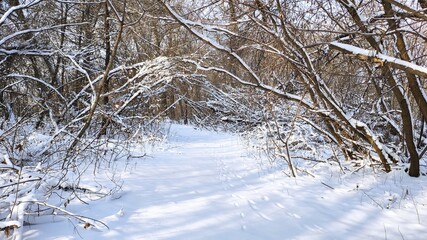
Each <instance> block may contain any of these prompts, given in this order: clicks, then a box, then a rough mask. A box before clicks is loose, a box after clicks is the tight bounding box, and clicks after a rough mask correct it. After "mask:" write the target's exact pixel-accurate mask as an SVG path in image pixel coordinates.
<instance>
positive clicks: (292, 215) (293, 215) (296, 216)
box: [288, 213, 301, 219]
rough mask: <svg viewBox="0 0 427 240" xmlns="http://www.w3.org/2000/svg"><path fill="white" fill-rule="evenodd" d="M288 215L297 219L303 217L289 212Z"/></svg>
mask: <svg viewBox="0 0 427 240" xmlns="http://www.w3.org/2000/svg"><path fill="white" fill-rule="evenodd" d="M288 215H289V216H291V217H293V218H296V219H301V216H300V215H298V214H296V213H288Z"/></svg>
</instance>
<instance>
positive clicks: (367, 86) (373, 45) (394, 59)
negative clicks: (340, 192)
mask: <svg viewBox="0 0 427 240" xmlns="http://www.w3.org/2000/svg"><path fill="white" fill-rule="evenodd" d="M426 20H427V3H426V1H421V0H418V1H406V0H401V1H395V0H360V1H356V0H336V1H323V0H307V1H293V0H289V1H287V0H286V1H283V0H201V1H199V0H197V1H196V0H194V1H178V0H170V1H166V0H127V1H126V0H120V1H111V0H102V1H61V0H6V1H2V2H1V3H0V120H1V125H0V144H1V149H0V154H1V156H2V160H1V161H2V162H1V165H0V170H1V172H2V176H6V175H7V177H6V178H4V179H5V182H4V184H3V187H2V188H1V190H2V193H1V195H0V201H1V202H2V205H1V206H0V209H1V212H0V219H1V220H5V221H9V223H10V224H6V225H4V226H3V225H2V226H1V228H2V230H3V232H6V231H9V230H10V231H12V230H13V229H14V228H18V227H20V225H19V224H23V221H24V220H23V219H22V216H19V214H17V213H18V212H19V211H18V212H17V209H20V208H19V207H18V206H19V204H18V203H19V202H20V201H17V199H23V198H25V197H27V196H28V192H29V191H31V190H30V189H43V194H41V195H43V197H40V198H38V199H43V200H40V201H39V202H37V203H34V202H33V203H32V204H33V205H34V204H36V205H37V204H38V205H42V203H43V202H46V199H47V198H48V196H50V195H51V194H52V192H54V191H57V190H62V191H63V190H64V186H67V187H65V188H66V189H73V188H74V189H73V190H74V191H76V190H78V188H77V187H76V186H77V185H72V184H71V185H69V183H67V180H69V179H70V178H68V177H66V176H68V174H69V173H70V172H72V171H74V170H75V169H77V166H79V161H83V160H82V159H90V158H91V157H89V156H103V155H100V154H99V153H100V152H99V151H101V152H102V151H107V150H108V149H107V148H106V147H105V145H103V144H105V143H107V142H108V141H109V140H110V139H112V138H113V137H114V138H115V139H116V140H117V139H120V140H121V141H122V142H127V143H129V142H131V141H133V140H135V139H137V138H138V137H141V136H142V135H144V134H145V135H146V134H148V132H149V131H154V132H156V130H155V129H156V128H155V127H153V126H157V123H158V122H161V121H162V119H164V118H169V119H173V120H179V121H183V122H185V123H187V122H189V121H191V122H193V123H197V124H204V125H210V124H222V125H228V126H231V127H232V128H234V129H233V130H237V128H238V129H241V127H244V128H245V129H252V130H253V129H260V130H261V131H264V132H266V136H268V137H269V139H270V140H271V146H272V149H273V150H272V151H271V152H270V153H272V154H273V155H274V156H277V157H279V158H281V159H283V160H284V162H285V163H286V165H287V166H288V167H289V170H290V171H289V172H290V175H292V176H296V175H297V171H298V169H296V167H295V166H294V164H293V159H294V158H295V156H294V155H293V153H294V151H296V150H301V149H304V148H301V144H299V142H298V141H300V140H298V141H294V142H292V141H293V140H292V139H296V138H294V137H295V136H303V135H304V134H305V133H307V131H308V130H307V129H308V128H309V129H310V131H312V132H316V133H317V134H318V135H317V136H312V138H311V137H309V138H310V139H311V140H308V141H314V142H316V143H315V144H323V145H327V146H330V147H331V149H332V150H333V151H334V153H335V150H338V151H336V156H335V157H336V158H337V162H339V161H340V160H339V159H341V160H343V159H345V160H358V159H370V160H371V161H372V165H374V166H375V165H377V166H381V168H382V169H383V170H385V171H387V172H389V171H391V170H392V169H393V166H395V165H400V164H402V163H404V164H406V163H408V164H410V165H409V168H408V172H409V175H410V176H414V177H417V176H419V175H420V173H421V172H420V162H421V163H422V159H423V157H424V155H425V152H426V150H427V146H426V141H425V139H426V137H427V135H426V131H425V121H426V119H427V97H426V95H425V90H426V84H425V79H426V77H427V68H426V67H425V62H426V60H427V59H426V55H425V54H426V47H425V46H426V40H427V36H426V34H425V33H426V31H427V28H426V22H427V21H426ZM230 124H231V125H230ZM36 133H37V134H43V135H40V136H38V137H36V135H34V134H36ZM41 136H44V137H41ZM37 139H42V140H40V141H39V140H37ZM36 140H37V141H36ZM100 149H101V150H100ZM122 149H125V147H123V146H122ZM110 150H111V149H110ZM110 150H108V151H110ZM111 151H112V152H114V153H112V154H110V155H109V159H111V156H112V155H115V156H116V157H118V156H120V154H122V152H120V151H113V150H111ZM101 158H102V157H101ZM104 160H105V159H104ZM104 160H103V159H99V162H102V161H104ZM89 162H90V161H89ZM95 162H96V163H95V165H96V164H97V163H98V161H95ZM91 164H92V163H91ZM53 173H55V174H54V175H55V176H56V177H55V179H56V180H57V181H54V182H52V181H48V183H46V182H44V181H45V179H46V178H52V174H53ZM25 176H27V177H25ZM28 176H31V177H28ZM34 176H37V177H36V178H35V177H34ZM30 178H31V180H30ZM7 182H9V183H7ZM74 182H78V180H76V181H74ZM64 184H65V185H64ZM70 186H74V187H70ZM12 196H13V197H14V198H13V197H12ZM10 199H14V200H13V201H9V200H10ZM23 202H25V201H23ZM26 202H29V201H26ZM66 202H67V200H64V201H62V203H61V204H62V205H61V206H62V207H63V206H65V204H66ZM3 203H5V204H3ZM22 206H24V205H22ZM44 207H46V209H50V210H52V211H53V210H55V207H54V206H47V205H44ZM58 207H59V206H58ZM21 208H31V206H28V205H25V206H24V207H21ZM56 210H57V209H56ZM13 221H18V222H13Z"/></svg>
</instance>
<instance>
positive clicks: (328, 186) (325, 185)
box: [321, 182, 335, 190]
mask: <svg viewBox="0 0 427 240" xmlns="http://www.w3.org/2000/svg"><path fill="white" fill-rule="evenodd" d="M321 183H322V184H323V185H325V186H326V187H328V188H330V189H333V190H335V188H333V187H331V186H329V185H328V184H326V183H324V182H321Z"/></svg>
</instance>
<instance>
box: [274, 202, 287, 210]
mask: <svg viewBox="0 0 427 240" xmlns="http://www.w3.org/2000/svg"><path fill="white" fill-rule="evenodd" d="M275 205H276V206H277V207H278V208H281V209H285V206H283V205H282V204H280V203H275Z"/></svg>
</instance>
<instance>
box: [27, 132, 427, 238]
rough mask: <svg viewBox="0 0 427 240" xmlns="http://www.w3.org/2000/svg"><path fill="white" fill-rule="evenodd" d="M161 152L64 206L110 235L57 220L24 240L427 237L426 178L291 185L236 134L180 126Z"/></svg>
mask: <svg viewBox="0 0 427 240" xmlns="http://www.w3.org/2000/svg"><path fill="white" fill-rule="evenodd" d="M155 149H156V150H153V151H152V152H151V153H150V154H149V156H148V157H146V158H143V159H134V160H131V161H132V162H129V160H128V161H125V160H123V161H122V162H120V161H119V162H117V168H116V170H115V171H116V172H115V175H116V176H121V180H122V181H123V182H122V183H123V186H122V192H120V193H118V194H115V195H114V196H112V197H109V198H104V199H101V200H98V201H93V202H89V205H87V204H84V203H81V202H74V203H71V204H70V205H69V206H68V207H67V210H68V211H70V212H73V213H75V214H77V215H84V216H88V217H91V218H95V219H98V220H100V221H102V222H104V223H105V224H107V225H108V227H109V229H106V228H104V229H101V230H99V229H95V228H88V229H85V228H83V226H82V225H83V224H79V223H76V222H74V221H73V220H67V219H66V218H64V217H60V216H55V217H54V218H53V219H48V220H46V221H40V223H39V224H36V225H31V226H25V227H24V239H28V240H29V239H32V240H34V239H44V240H47V239H58V240H66V239H121V240H125V239H135V240H136V239H248V240H250V239H325V240H326V239H406V240H410V239H427V207H426V204H427V190H426V188H427V184H426V182H427V180H426V177H420V178H410V177H408V176H407V175H406V173H405V172H404V171H402V170H395V171H393V172H392V173H389V174H385V173H374V172H372V171H369V168H368V169H361V170H360V171H357V172H353V173H350V172H349V173H346V174H341V173H339V172H337V171H336V170H335V169H332V168H331V167H329V165H327V164H319V165H317V166H316V167H313V169H310V171H311V172H312V173H314V175H315V177H313V176H308V175H307V176H304V175H303V174H300V176H299V177H298V178H296V179H293V178H289V177H287V176H285V175H284V174H283V173H282V172H281V171H280V170H279V169H275V168H271V167H269V166H268V165H267V162H268V161H265V159H264V161H262V159H261V158H258V157H254V156H255V155H254V154H253V151H254V150H251V149H248V147H247V145H246V144H245V141H244V139H242V138H240V137H239V136H238V135H234V134H229V133H223V132H213V131H208V130H197V129H195V128H194V127H192V126H183V125H172V128H171V134H170V137H169V140H168V142H167V143H164V144H162V147H157V148H155ZM140 150H141V149H140ZM145 150H146V149H145ZM251 151H252V153H251ZM134 152H135V155H138V153H137V152H138V147H135V149H134ZM124 166H127V167H126V168H124ZM104 175H105V179H104V180H105V182H108V180H107V176H109V177H110V178H111V176H112V175H113V173H111V172H108V171H105V172H104V174H102V173H99V174H97V178H98V180H97V181H98V182H100V183H101V182H102V181H103V180H102V178H103V176H104ZM84 178H85V179H84V180H83V181H84V182H85V181H86V182H87V183H90V181H91V180H93V176H92V175H90V174H89V173H88V174H87V176H85V177H84ZM51 220H54V222H51Z"/></svg>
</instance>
